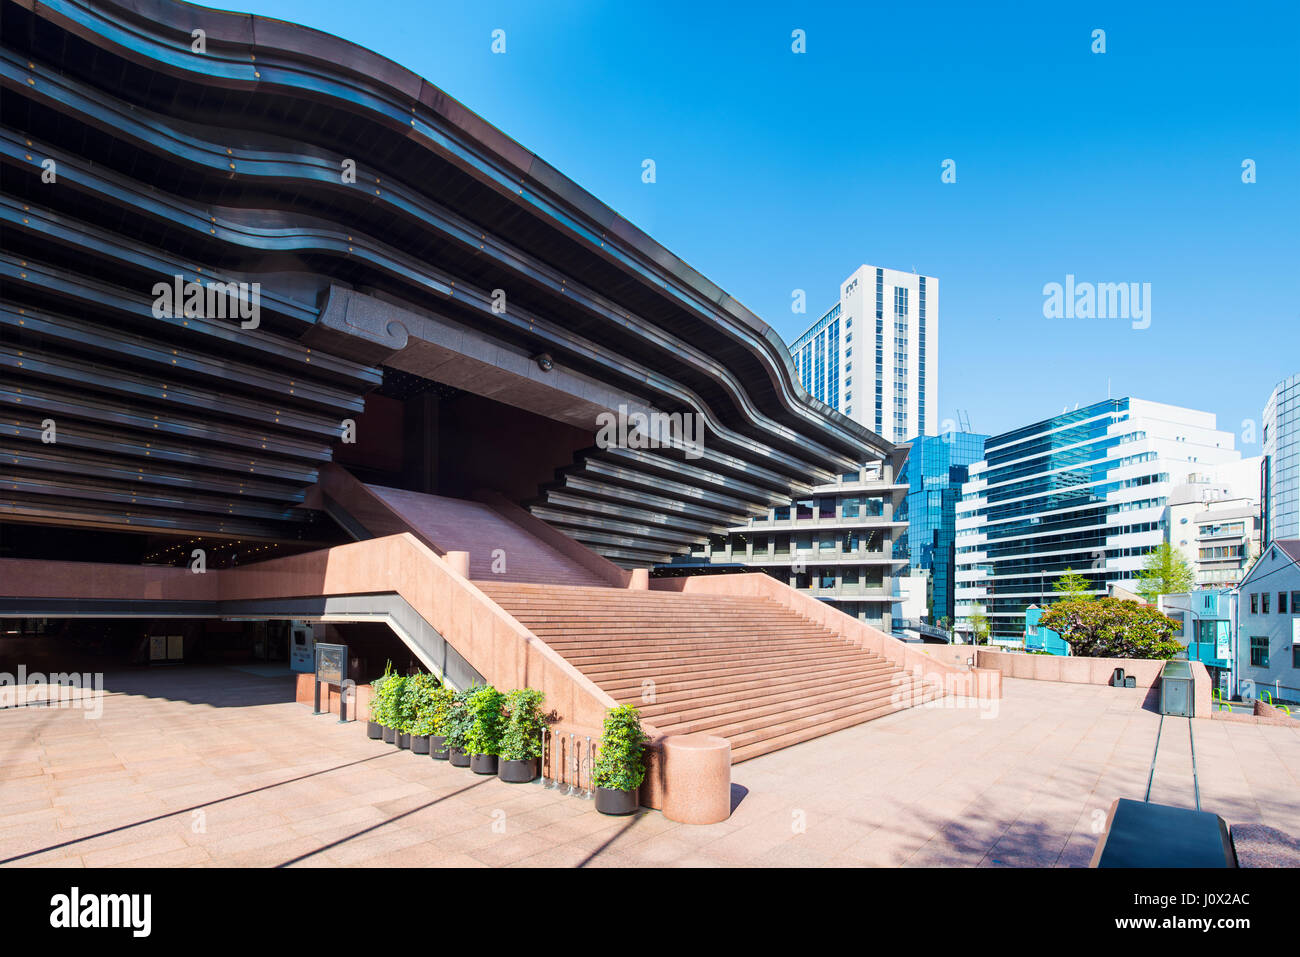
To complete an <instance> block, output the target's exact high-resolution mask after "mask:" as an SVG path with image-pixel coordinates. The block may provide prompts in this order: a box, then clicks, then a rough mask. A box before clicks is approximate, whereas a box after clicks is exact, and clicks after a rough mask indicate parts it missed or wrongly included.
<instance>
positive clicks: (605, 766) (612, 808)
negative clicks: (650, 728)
mask: <svg viewBox="0 0 1300 957" xmlns="http://www.w3.org/2000/svg"><path fill="white" fill-rule="evenodd" d="M644 743H645V733H644V732H643V731H642V730H641V716H640V714H638V713H637V710H636V708H634V707H632V706H631V705H630V704H624V705H619V706H618V707H617V708H610V709H609V713H608V714H606V715H605V730H604V733H603V734H602V735H601V738H600V755H599V756H598V757H597V758H596V763H595V765H594V766H593V767H592V769H591V780H592V783H593V784H594V785H595V787H596V810H597V811H599V812H600V813H601V814H632V813H633V812H635V811H636V809H637V807H639V806H640V801H639V800H638V797H637V789H638V788H639V787H641V782H642V781H644V780H645V757H644V755H643V754H642V745H643V744H644Z"/></svg>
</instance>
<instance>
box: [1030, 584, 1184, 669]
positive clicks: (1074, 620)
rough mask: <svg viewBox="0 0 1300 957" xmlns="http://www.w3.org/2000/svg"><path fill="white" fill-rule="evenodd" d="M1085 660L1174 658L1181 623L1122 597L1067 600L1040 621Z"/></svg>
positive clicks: (1058, 604)
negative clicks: (1121, 598)
mask: <svg viewBox="0 0 1300 957" xmlns="http://www.w3.org/2000/svg"><path fill="white" fill-rule="evenodd" d="M1038 625H1039V627H1040V628H1050V629H1052V631H1054V632H1056V633H1057V634H1058V635H1060V636H1061V637H1062V638H1063V639H1065V641H1066V643H1067V644H1069V646H1070V654H1072V655H1079V656H1081V657H1085V658H1173V657H1175V656H1176V655H1178V654H1180V653H1181V652H1182V650H1183V646H1182V645H1181V644H1179V642H1178V640H1177V639H1176V638H1175V637H1174V636H1175V635H1176V634H1177V633H1178V622H1176V621H1174V620H1173V619H1172V618H1170V617H1169V616H1168V615H1165V614H1163V613H1161V612H1159V611H1157V610H1156V609H1154V608H1152V607H1151V606H1150V605H1143V604H1141V603H1140V602H1136V601H1122V600H1120V599H1118V598H1089V599H1083V600H1079V599H1063V600H1061V601H1058V602H1056V603H1055V604H1053V605H1052V606H1051V607H1050V608H1048V609H1047V610H1046V611H1045V612H1043V616H1042V617H1041V618H1039V619H1038Z"/></svg>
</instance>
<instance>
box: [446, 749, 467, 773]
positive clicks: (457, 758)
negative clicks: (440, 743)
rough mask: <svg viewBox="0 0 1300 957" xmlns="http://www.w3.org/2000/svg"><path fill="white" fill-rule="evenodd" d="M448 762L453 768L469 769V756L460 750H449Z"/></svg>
mask: <svg viewBox="0 0 1300 957" xmlns="http://www.w3.org/2000/svg"><path fill="white" fill-rule="evenodd" d="M447 760H448V761H450V762H451V766H452V767H453V768H467V767H469V754H468V752H466V751H464V750H462V749H460V748H448V749H447Z"/></svg>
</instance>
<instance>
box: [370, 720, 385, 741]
mask: <svg viewBox="0 0 1300 957" xmlns="http://www.w3.org/2000/svg"><path fill="white" fill-rule="evenodd" d="M383 736H384V726H383V725H382V724H380V723H379V722H378V721H371V722H370V723H369V724H367V725H366V737H367V738H370V740H372V741H378V740H379V739H380V738H382V737H383Z"/></svg>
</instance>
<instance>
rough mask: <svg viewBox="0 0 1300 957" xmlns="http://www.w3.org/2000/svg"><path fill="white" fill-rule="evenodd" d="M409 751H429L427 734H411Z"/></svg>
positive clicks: (421, 752)
mask: <svg viewBox="0 0 1300 957" xmlns="http://www.w3.org/2000/svg"><path fill="white" fill-rule="evenodd" d="M411 753H412V754H428V753H429V736H428V735H427V734H413V735H411Z"/></svg>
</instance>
